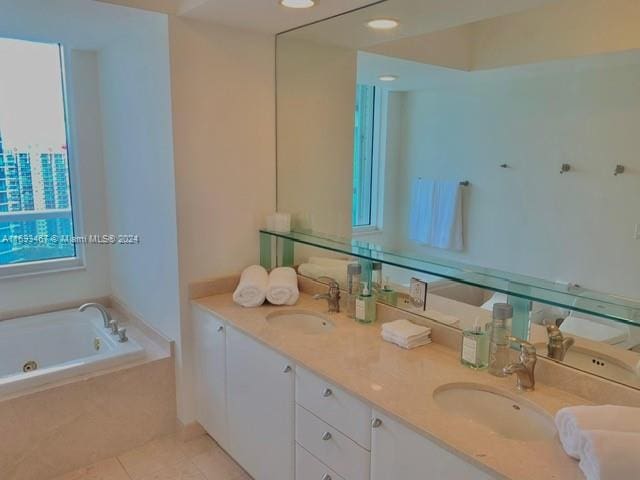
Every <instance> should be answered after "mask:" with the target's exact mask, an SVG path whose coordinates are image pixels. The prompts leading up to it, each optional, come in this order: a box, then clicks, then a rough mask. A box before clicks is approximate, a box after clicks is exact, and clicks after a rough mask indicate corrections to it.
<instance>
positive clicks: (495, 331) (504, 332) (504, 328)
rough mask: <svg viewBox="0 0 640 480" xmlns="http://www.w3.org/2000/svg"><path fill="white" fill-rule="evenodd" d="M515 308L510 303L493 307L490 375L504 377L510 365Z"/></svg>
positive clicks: (497, 304)
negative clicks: (512, 320)
mask: <svg viewBox="0 0 640 480" xmlns="http://www.w3.org/2000/svg"><path fill="white" fill-rule="evenodd" d="M512 317H513V307H512V306H511V305H509V304H508V303H496V304H494V305H493V321H492V322H491V343H490V346H489V373H490V374H491V375H495V376H496V377H504V376H506V374H505V373H504V367H506V366H507V365H508V364H509V353H510V351H511V349H510V347H509V336H510V335H511V332H510V325H511V318H512Z"/></svg>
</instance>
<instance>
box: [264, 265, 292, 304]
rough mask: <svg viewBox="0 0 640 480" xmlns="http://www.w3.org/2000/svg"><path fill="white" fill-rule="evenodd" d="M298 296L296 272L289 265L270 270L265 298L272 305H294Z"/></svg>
mask: <svg viewBox="0 0 640 480" xmlns="http://www.w3.org/2000/svg"><path fill="white" fill-rule="evenodd" d="M299 297H300V291H299V290H298V274H297V273H296V271H295V270H294V269H293V268H291V267H279V268H274V269H273V270H271V273H270V274H269V286H268V287H267V300H269V303H272V304H273V305H295V304H296V302H297V301H298V298H299Z"/></svg>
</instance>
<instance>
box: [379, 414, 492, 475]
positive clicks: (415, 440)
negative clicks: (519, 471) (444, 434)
mask: <svg viewBox="0 0 640 480" xmlns="http://www.w3.org/2000/svg"><path fill="white" fill-rule="evenodd" d="M373 416H374V418H373V422H372V426H373V428H372V434H371V480H389V479H396V478H397V479H402V480H427V479H434V480H459V479H469V480H490V479H493V478H494V477H492V476H490V475H489V474H488V473H486V472H484V471H483V470H480V469H479V468H478V467H476V466H474V465H471V464H470V463H467V462H465V461H464V460H462V459H460V458H458V457H457V456H455V455H453V454H452V453H450V452H448V451H447V450H445V449H443V448H442V447H440V446H438V445H436V444H435V443H434V442H432V441H431V440H428V439H427V438H425V437H423V436H422V435H419V434H418V433H416V432H414V431H413V430H411V429H409V428H407V427H405V426H404V425H402V424H400V423H399V422H397V421H395V420H393V419H391V418H390V417H388V416H387V415H384V414H382V413H380V412H376V411H374V412H373Z"/></svg>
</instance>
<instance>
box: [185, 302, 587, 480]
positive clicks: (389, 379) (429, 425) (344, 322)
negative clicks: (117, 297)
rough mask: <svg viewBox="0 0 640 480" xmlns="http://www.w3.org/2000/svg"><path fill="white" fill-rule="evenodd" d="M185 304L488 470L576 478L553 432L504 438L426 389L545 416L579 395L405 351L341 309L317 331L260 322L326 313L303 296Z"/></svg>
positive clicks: (434, 347)
mask: <svg viewBox="0 0 640 480" xmlns="http://www.w3.org/2000/svg"><path fill="white" fill-rule="evenodd" d="M192 303H193V304H194V305H197V306H198V307H200V308H202V309H204V310H206V311H209V312H211V313H212V314H214V315H216V316H217V317H219V318H221V319H222V320H224V321H226V322H227V323H228V324H229V325H231V326H232V327H234V328H236V329H238V330H239V331H242V332H244V333H246V334H248V335H249V336H250V337H252V338H254V339H256V340H257V341H259V342H262V343H263V344H265V345H267V346H269V347H271V348H272V349H274V350H276V351H278V352H279V353H281V354H283V355H285V356H287V357H289V358H290V359H291V360H292V361H293V362H295V363H296V364H298V365H300V366H302V367H305V368H307V369H309V370H311V371H313V372H314V373H316V374H318V375H320V376H322V377H324V378H325V379H326V380H327V381H329V382H331V383H334V384H335V385H337V386H339V387H341V388H343V389H345V390H346V391H348V392H350V393H351V394H353V395H355V396H356V397H359V398H360V399H361V400H363V401H365V402H366V403H368V404H369V405H371V406H372V407H373V408H375V409H378V410H381V411H383V412H384V413H386V414H388V415H390V416H392V417H395V418H396V419H398V420H399V421H400V422H402V423H404V424H405V425H406V426H408V427H410V428H412V429H413V430H415V431H417V432H418V433H420V434H422V435H424V436H425V437H427V438H429V439H430V440H432V441H434V442H435V443H437V444H438V445H440V446H442V447H443V448H445V449H447V450H449V451H451V452H452V453H454V454H456V455H457V456H459V457H460V458H462V459H464V460H466V461H468V462H471V463H473V464H474V465H477V466H478V467H480V468H482V469H483V470H485V471H487V472H489V473H490V474H492V475H495V476H497V477H503V478H510V479H517V480H526V479H532V480H533V479H536V480H539V479H562V480H571V479H584V476H583V475H582V473H581V471H580V469H579V468H578V462H577V461H575V460H573V459H571V458H570V457H568V456H567V455H566V454H565V453H564V451H563V450H562V446H561V445H560V442H559V440H558V439H557V438H555V439H554V440H552V441H527V442H525V441H519V440H513V439H508V438H505V437H503V436H501V435H499V434H497V433H495V432H493V431H492V430H491V429H489V428H488V427H485V426H483V425H481V424H478V423H476V422H473V421H471V420H468V419H466V418H464V417H461V416H458V415H454V414H450V413H448V412H446V411H445V410H443V409H442V408H441V407H440V406H438V404H437V403H436V402H435V401H434V399H433V392H434V391H435V390H436V389H437V388H438V387H440V386H442V385H445V384H448V383H477V384H482V385H485V386H489V387H493V388H497V389H500V390H502V391H504V392H506V393H509V394H511V395H513V396H517V397H520V398H524V399H525V401H526V400H528V401H529V402H533V403H534V404H535V405H537V406H538V407H540V409H542V410H544V411H546V412H547V413H549V414H550V415H554V414H555V412H556V411H557V410H558V409H559V408H561V407H564V406H567V405H578V404H589V403H591V402H589V401H588V400H586V399H584V398H581V397H578V396H576V395H573V394H570V393H567V392H564V391H562V390H559V389H557V388H553V387H550V386H547V385H544V384H540V383H538V384H537V385H536V390H535V391H533V392H526V393H523V392H520V391H518V390H517V388H516V386H515V385H516V379H515V377H507V378H497V377H494V376H492V375H489V374H488V373H486V372H478V371H473V370H470V369H467V368H465V367H463V366H461V365H460V362H459V354H458V353H457V352H456V351H455V350H453V349H450V348H446V347H444V346H443V345H439V344H436V343H432V344H430V345H427V346H424V347H420V348H417V349H414V350H410V351H407V350H404V349H401V348H399V347H397V346H395V345H392V344H390V343H387V342H385V341H383V340H382V338H381V337H380V324H379V323H376V324H373V325H369V326H365V325H360V324H358V323H356V322H354V321H353V320H352V319H350V318H348V317H347V316H345V315H343V314H327V316H328V317H329V318H331V320H332V321H333V322H334V323H335V325H336V328H335V329H334V330H332V331H330V332H328V333H325V334H320V335H306V334H302V333H297V332H293V331H289V330H284V329H281V328H276V327H273V326H270V325H269V324H268V323H267V321H266V319H265V317H266V315H267V314H268V313H270V312H273V311H276V310H279V311H280V310H284V309H287V308H289V309H305V310H313V311H316V312H319V313H325V312H326V304H325V302H317V301H314V300H313V299H312V298H311V296H309V295H306V294H301V296H300V300H299V302H298V304H297V305H296V306H295V307H274V306H270V305H264V306H262V307H258V308H243V307H240V306H238V305H236V304H235V303H233V300H232V296H231V294H221V295H214V296H210V297H206V298H201V299H198V300H193V301H192Z"/></svg>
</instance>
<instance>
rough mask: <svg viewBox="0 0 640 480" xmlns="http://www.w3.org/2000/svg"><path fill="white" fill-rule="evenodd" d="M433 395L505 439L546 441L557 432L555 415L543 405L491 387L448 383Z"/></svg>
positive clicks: (446, 407)
mask: <svg viewBox="0 0 640 480" xmlns="http://www.w3.org/2000/svg"><path fill="white" fill-rule="evenodd" d="M433 398H434V400H435V401H436V403H437V404H438V405H439V406H440V407H441V408H443V409H444V410H446V411H447V412H448V413H451V414H453V415H459V416H462V417H465V418H467V419H469V420H471V421H472V422H475V423H479V424H481V425H484V426H485V427H488V428H490V429H491V430H493V431H494V432H495V433H497V434H498V435H500V436H502V437H505V438H511V439H514V440H523V441H545V440H551V439H552V438H553V437H554V436H555V435H556V428H555V425H554V423H553V420H552V418H551V417H550V416H549V415H548V414H546V413H545V412H544V411H542V410H541V409H540V408H538V407H537V406H535V405H534V404H532V403H530V402H528V401H526V400H523V399H521V398H518V397H516V396H512V395H510V394H508V393H506V392H501V391H499V390H497V389H492V388H491V387H487V386H484V385H479V384H473V383H455V384H448V385H443V386H441V387H439V388H438V389H436V391H435V392H434V393H433Z"/></svg>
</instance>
